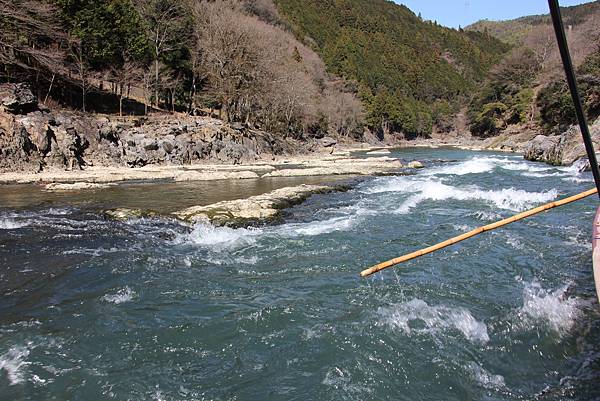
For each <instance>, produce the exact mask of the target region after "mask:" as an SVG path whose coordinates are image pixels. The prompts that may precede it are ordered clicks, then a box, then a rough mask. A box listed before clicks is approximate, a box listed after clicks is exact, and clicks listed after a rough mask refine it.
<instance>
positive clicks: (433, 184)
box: [370, 177, 558, 214]
mask: <svg viewBox="0 0 600 401" xmlns="http://www.w3.org/2000/svg"><path fill="white" fill-rule="evenodd" d="M370 191H371V193H379V192H403V193H412V194H413V195H412V196H410V197H409V198H408V199H406V200H405V201H404V203H403V204H401V205H400V207H399V208H398V209H397V210H396V213H399V214H404V213H407V212H408V211H410V210H411V209H412V208H414V207H415V206H417V205H418V204H419V203H421V202H423V201H425V200H433V201H442V200H446V199H455V200H459V201H465V200H473V201H484V202H486V203H490V204H493V205H495V206H496V207H498V208H500V209H507V210H514V211H522V210H525V209H527V208H528V207H530V206H532V205H534V204H536V203H541V202H548V201H550V200H552V199H555V198H556V197H557V196H558V191H557V190H555V189H552V190H549V191H547V192H527V191H524V190H522V189H515V188H505V189H501V190H495V191H494V190H487V191H486V190H482V189H480V188H479V187H477V186H469V187H462V188H461V187H454V186H451V185H447V184H444V183H442V182H440V181H437V180H434V179H430V180H423V179H410V178H407V177H394V178H392V179H391V180H390V181H389V182H388V184H387V185H385V186H384V185H379V186H376V187H374V188H372V189H370Z"/></svg>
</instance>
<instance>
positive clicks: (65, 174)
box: [0, 147, 411, 191]
mask: <svg viewBox="0 0 600 401" xmlns="http://www.w3.org/2000/svg"><path fill="white" fill-rule="evenodd" d="M373 149H382V147H374V148H373ZM363 151H365V152H368V151H371V149H370V148H350V147H348V148H344V149H340V150H338V151H336V152H333V153H332V154H328V153H318V154H310V155H295V156H287V157H282V156H278V157H273V158H272V159H271V160H259V161H256V162H251V163H243V164H204V163H202V164H200V163H199V164H189V165H148V166H144V167H137V168H131V167H97V166H92V167H88V168H86V169H85V170H72V171H65V170H62V169H48V170H44V171H42V172H39V173H25V172H5V173H0V185H2V184H41V185H44V186H45V188H46V190H49V191H52V190H55V191H65V190H82V189H101V188H104V187H109V186H111V185H114V184H117V183H123V182H127V181H157V180H168V181H174V182H183V181H216V180H230V179H256V178H262V177H301V176H307V177H308V176H336V175H342V176H353V175H354V176H356V175H385V174H399V173H401V170H402V169H408V168H411V167H410V166H407V165H404V164H402V161H401V160H400V159H398V158H395V157H389V156H387V155H377V157H367V158H359V157H353V156H352V155H351V153H352V152H363Z"/></svg>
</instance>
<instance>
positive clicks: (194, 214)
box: [175, 185, 349, 227]
mask: <svg viewBox="0 0 600 401" xmlns="http://www.w3.org/2000/svg"><path fill="white" fill-rule="evenodd" d="M348 189H349V187H348V186H345V185H336V186H325V185H300V186H297V187H287V188H281V189H277V190H275V191H272V192H269V193H266V194H263V195H258V196H252V197H250V198H247V199H236V200H231V201H222V202H217V203H213V204H212V205H208V206H193V207H190V208H187V209H184V210H181V211H179V212H176V213H175V216H177V217H178V218H180V219H182V220H185V221H189V222H195V221H209V222H211V223H212V224H214V225H219V226H223V225H226V226H232V227H240V226H247V225H250V224H255V223H264V222H266V221H271V220H275V219H277V218H279V217H280V215H281V212H282V210H283V209H285V208H287V207H290V206H293V205H296V204H298V203H301V202H303V201H304V200H306V199H307V198H308V197H310V196H312V195H314V194H322V193H329V192H336V191H346V190H348Z"/></svg>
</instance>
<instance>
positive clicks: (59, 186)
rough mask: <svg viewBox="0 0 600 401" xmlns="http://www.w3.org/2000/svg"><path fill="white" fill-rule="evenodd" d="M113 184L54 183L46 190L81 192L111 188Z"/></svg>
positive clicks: (47, 186)
mask: <svg viewBox="0 0 600 401" xmlns="http://www.w3.org/2000/svg"><path fill="white" fill-rule="evenodd" d="M111 186H113V184H97V183H93V182H75V183H72V184H66V183H58V182H52V183H50V184H46V185H45V186H44V188H45V189H46V190H47V191H80V190H84V189H104V188H110V187H111Z"/></svg>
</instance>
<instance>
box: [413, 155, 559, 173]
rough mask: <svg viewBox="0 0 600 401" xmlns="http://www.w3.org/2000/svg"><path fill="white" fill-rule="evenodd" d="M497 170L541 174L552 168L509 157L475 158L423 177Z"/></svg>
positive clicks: (435, 170) (436, 169) (439, 168)
mask: <svg viewBox="0 0 600 401" xmlns="http://www.w3.org/2000/svg"><path fill="white" fill-rule="evenodd" d="M496 168H501V169H504V170H511V171H527V172H536V171H537V172H540V171H546V170H549V169H552V167H540V166H535V165H533V164H532V163H528V162H525V161H522V160H514V159H512V158H508V157H504V158H503V157H475V158H472V159H468V160H465V161H463V162H460V163H458V164H453V165H444V166H442V167H438V168H434V169H431V170H429V171H426V172H424V173H423V175H429V176H431V175H467V174H482V173H489V172H491V171H493V170H495V169H496Z"/></svg>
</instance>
